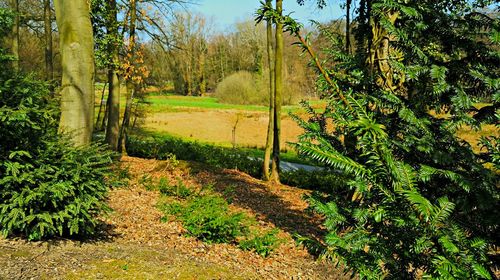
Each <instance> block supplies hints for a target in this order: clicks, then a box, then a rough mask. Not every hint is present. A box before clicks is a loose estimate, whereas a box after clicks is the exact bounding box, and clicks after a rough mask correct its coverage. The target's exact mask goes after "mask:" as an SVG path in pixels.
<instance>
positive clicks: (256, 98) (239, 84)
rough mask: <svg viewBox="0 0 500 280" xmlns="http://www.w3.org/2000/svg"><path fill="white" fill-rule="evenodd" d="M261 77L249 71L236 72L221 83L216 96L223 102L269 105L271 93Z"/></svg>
mask: <svg viewBox="0 0 500 280" xmlns="http://www.w3.org/2000/svg"><path fill="white" fill-rule="evenodd" d="M263 86H264V85H263V84H262V81H261V79H259V77H258V76H257V75H253V74H252V73H250V72H247V71H240V72H236V73H234V74H232V75H230V76H228V77H227V78H225V79H224V80H222V82H220V83H219V85H217V89H216V90H215V97H217V99H218V100H219V102H222V103H230V104H243V105H248V104H257V105H267V104H268V103H269V101H268V100H269V94H268V92H267V90H266V89H265V87H263Z"/></svg>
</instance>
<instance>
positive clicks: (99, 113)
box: [94, 84, 109, 131]
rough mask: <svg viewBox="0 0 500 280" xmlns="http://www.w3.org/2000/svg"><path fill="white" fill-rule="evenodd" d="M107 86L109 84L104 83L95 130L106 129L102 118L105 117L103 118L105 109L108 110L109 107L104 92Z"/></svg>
mask: <svg viewBox="0 0 500 280" xmlns="http://www.w3.org/2000/svg"><path fill="white" fill-rule="evenodd" d="M106 86H107V84H104V87H103V89H102V93H101V99H100V101H99V112H98V113H97V120H96V121H95V125H94V129H95V131H101V129H104V126H103V125H101V123H102V120H103V119H104V118H102V119H101V115H102V114H103V111H104V112H105V110H107V107H108V104H107V103H108V102H107V100H106V102H104V101H105V100H104V94H105V93H106ZM108 100H109V99H108ZM104 115H106V113H104Z"/></svg>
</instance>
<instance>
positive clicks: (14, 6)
mask: <svg viewBox="0 0 500 280" xmlns="http://www.w3.org/2000/svg"><path fill="white" fill-rule="evenodd" d="M9 7H10V9H11V10H12V11H14V13H15V17H14V24H13V25H12V30H11V32H10V34H9V48H10V54H11V55H12V56H13V57H14V60H13V61H12V68H13V69H14V71H16V72H17V71H19V0H9Z"/></svg>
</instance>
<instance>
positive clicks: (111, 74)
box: [106, 0, 120, 151]
mask: <svg viewBox="0 0 500 280" xmlns="http://www.w3.org/2000/svg"><path fill="white" fill-rule="evenodd" d="M108 5H109V10H110V12H111V15H110V16H111V17H110V19H109V22H108V27H107V28H108V36H110V37H111V38H112V40H113V42H112V43H111V44H110V47H109V53H110V55H111V65H109V66H108V84H109V93H108V99H109V106H108V107H107V110H108V125H107V126H106V143H108V145H109V147H110V149H111V150H113V151H118V140H119V138H120V79H119V78H118V72H117V69H116V68H117V64H118V60H119V58H118V55H119V54H118V45H117V43H116V40H117V38H118V25H117V21H118V20H117V10H116V0H109V1H108Z"/></svg>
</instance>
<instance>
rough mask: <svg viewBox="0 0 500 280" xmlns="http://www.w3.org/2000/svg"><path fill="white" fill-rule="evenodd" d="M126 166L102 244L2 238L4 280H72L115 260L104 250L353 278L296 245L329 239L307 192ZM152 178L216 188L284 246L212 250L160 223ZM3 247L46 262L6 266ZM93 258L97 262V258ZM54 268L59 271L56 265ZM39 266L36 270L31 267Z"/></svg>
mask: <svg viewBox="0 0 500 280" xmlns="http://www.w3.org/2000/svg"><path fill="white" fill-rule="evenodd" d="M121 165H122V168H126V169H128V170H129V174H130V175H131V176H130V177H131V179H130V184H129V186H128V187H124V188H117V189H114V190H112V191H111V193H110V195H109V206H110V207H111V208H112V209H113V212H111V213H110V214H108V215H107V216H106V217H104V218H103V222H104V223H103V224H104V225H105V227H103V233H102V238H101V239H100V240H95V241H90V242H89V241H84V242H76V241H66V240H65V241H64V242H56V243H54V242H32V243H28V242H24V241H21V240H16V239H8V240H5V239H0V279H42V278H45V279H64V278H66V277H64V275H66V274H67V273H68V272H74V271H78V270H79V269H81V266H82V264H85V263H86V262H89V261H90V260H91V259H92V258H99V257H100V258H104V259H105V258H106V254H107V253H106V252H103V249H102V248H107V250H108V251H112V250H113V248H115V247H119V248H122V249H121V250H124V251H125V252H126V249H123V248H130V250H141V248H144V249H147V250H155V251H158V252H170V255H171V256H175V257H172V258H171V260H170V261H171V262H182V261H183V260H186V259H189V260H191V261H196V262H197V263H202V264H205V265H211V264H213V265H214V266H222V267H225V268H227V269H228V270H229V271H232V272H234V276H235V277H236V276H238V275H239V276H240V277H237V278H240V279H241V278H242V279H349V277H348V276H346V275H344V274H343V273H342V272H340V271H339V270H337V269H335V268H334V267H333V265H332V264H330V263H326V262H323V261H319V260H316V259H315V258H314V257H313V256H311V255H310V254H309V253H308V252H307V250H306V249H304V248H302V247H301V246H298V245H296V243H295V241H294V240H293V239H292V235H293V234H294V233H298V234H300V235H303V236H309V237H313V238H321V236H322V235H323V234H324V229H323V228H322V226H321V219H320V217H318V216H315V215H313V214H311V213H310V212H309V211H307V210H306V208H307V203H306V202H305V201H304V199H303V196H304V194H307V191H305V190H301V189H297V188H292V187H288V186H284V185H268V184H266V183H264V182H262V181H260V180H257V179H254V178H252V177H250V176H248V175H247V174H244V173H242V172H239V171H236V170H213V169H210V168H206V167H204V166H202V165H200V164H197V163H185V162H181V163H180V164H179V165H173V164H172V163H171V162H168V161H159V160H147V159H140V158H133V157H123V158H122V162H121ZM146 177H149V178H151V179H152V181H153V182H157V181H159V179H160V178H167V179H168V180H169V181H170V182H177V181H178V180H182V181H183V182H184V184H185V185H186V186H188V187H189V188H191V189H200V188H202V187H203V186H206V185H212V186H213V189H214V190H215V191H216V192H219V193H220V194H221V195H222V196H224V197H225V198H227V199H228V201H231V207H232V208H233V209H234V210H237V211H243V212H245V213H246V214H247V215H249V216H251V217H255V219H256V220H257V222H258V225H259V227H260V228H261V229H262V230H265V229H270V228H278V229H279V230H280V234H279V237H280V238H282V239H283V242H282V244H281V245H280V246H279V247H278V248H277V249H276V250H275V251H274V252H273V253H272V255H271V256H270V257H268V258H262V257H260V256H259V255H257V254H255V253H253V252H248V251H242V250H241V249H239V248H238V247H237V246H235V245H231V244H206V243H203V242H201V241H199V240H197V239H195V238H192V237H187V236H186V235H185V233H186V231H185V230H184V229H183V227H182V224H180V223H179V222H178V221H175V220H171V221H169V222H161V221H160V219H161V218H162V217H163V214H162V213H161V212H160V211H159V210H158V208H157V203H158V200H159V198H160V194H159V192H157V191H148V190H146V189H145V188H144V186H143V184H141V183H140V181H141V178H142V179H143V178H146ZM2 248H6V249H8V248H11V249H12V248H23V249H31V250H32V251H33V252H35V251H36V252H39V255H38V256H36V258H33V256H32V255H30V256H29V257H26V258H22V257H16V258H13V257H12V254H13V253H11V257H10V258H9V259H8V260H7V261H5V260H2V254H1V250H2ZM67 248H70V249H67ZM75 248H77V249H75ZM97 248H100V249H99V250H96V249H97ZM19 250H21V249H19ZM75 250H76V251H75ZM86 252H88V253H86ZM68 254H70V255H71V254H72V255H71V256H70V257H71V258H73V259H74V261H73V262H72V261H68V262H63V261H61V262H57V260H61V259H65V258H68ZM93 254H97V255H96V256H95V257H93ZM99 254H101V256H98V255H99ZM71 258H69V259H70V260H71ZM27 262H29V265H28V263H27ZM51 262H52V263H53V265H56V267H53V266H51V265H50V263H51ZM33 264H38V265H35V266H34V267H37V269H36V270H34V271H33V269H30V268H29V267H30V266H31V267H33ZM2 265H3V266H4V267H3V268H2V267H1V266H2ZM158 265H161V264H158ZM2 270H3V271H2ZM20 271H23V272H22V274H20ZM42 276H43V277H42ZM196 279H198V278H196ZM203 279H205V278H203ZM220 279H224V278H220Z"/></svg>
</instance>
